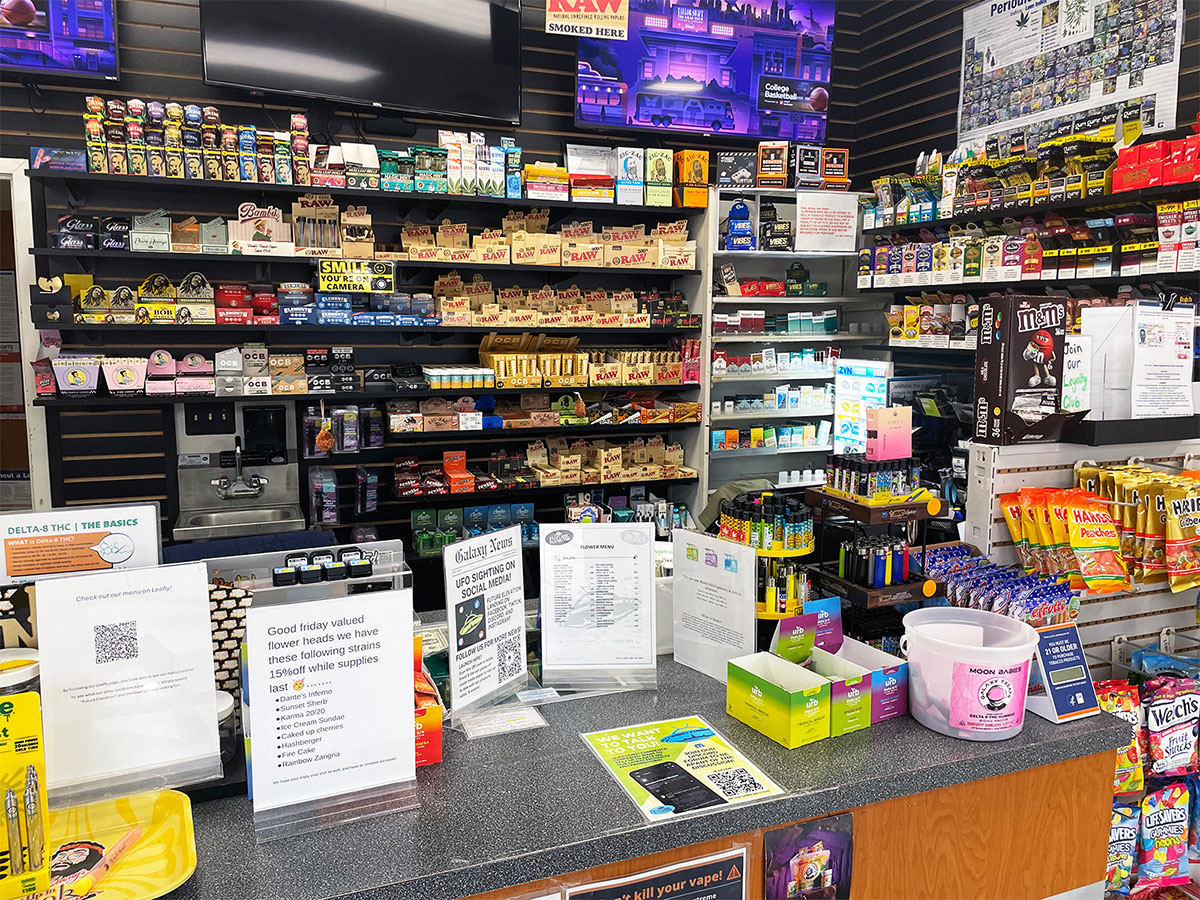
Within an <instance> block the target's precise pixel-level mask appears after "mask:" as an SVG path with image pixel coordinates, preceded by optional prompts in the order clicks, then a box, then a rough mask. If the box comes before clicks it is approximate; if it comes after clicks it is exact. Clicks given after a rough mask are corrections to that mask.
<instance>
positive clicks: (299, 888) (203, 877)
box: [171, 656, 1129, 900]
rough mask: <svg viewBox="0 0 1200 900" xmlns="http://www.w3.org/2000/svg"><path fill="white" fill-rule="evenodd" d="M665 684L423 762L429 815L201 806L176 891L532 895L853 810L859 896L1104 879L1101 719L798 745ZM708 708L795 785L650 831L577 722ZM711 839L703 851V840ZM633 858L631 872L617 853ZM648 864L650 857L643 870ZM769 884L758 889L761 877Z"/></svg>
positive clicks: (1118, 730)
mask: <svg viewBox="0 0 1200 900" xmlns="http://www.w3.org/2000/svg"><path fill="white" fill-rule="evenodd" d="M658 672H659V690H658V691H641V692H629V693H621V694H610V695H606V696H600V697H591V698H585V699H580V700H572V701H568V702H560V703H555V704H550V705H548V706H545V707H542V712H543V714H544V715H545V718H546V720H547V722H548V723H549V727H546V728H540V729H537V730H534V731H525V732H519V733H514V734H507V735H498V736H493V737H485V738H481V739H478V740H475V741H467V740H465V739H464V738H463V737H462V735H460V734H458V733H456V732H452V731H451V730H449V729H447V730H446V732H445V734H446V746H445V761H444V762H442V763H441V764H439V765H434V766H431V767H426V768H422V769H419V770H418V774H417V777H418V782H419V786H420V798H421V808H420V809H419V810H411V811H408V812H401V813H396V814H393V815H388V816H384V817H381V818H375V819H370V820H366V821H360V822H355V823H350V824H348V825H343V826H337V827H334V828H331V829H328V830H325V831H320V832H315V833H312V834H307V835H302V836H299V837H296V838H289V839H286V840H281V841H277V842H272V843H268V844H264V845H261V846H256V845H255V843H254V831H253V826H252V820H251V809H250V802H249V801H248V800H247V799H246V798H245V797H237V798H230V799H224V800H215V801H210V802H202V803H197V804H196V806H195V810H194V811H195V824H196V844H197V851H198V854H199V866H198V868H197V871H196V874H195V876H193V878H192V879H191V880H190V881H189V882H188V883H187V884H185V885H184V886H183V887H182V888H180V889H179V890H177V891H176V892H174V893H173V894H171V897H172V898H173V900H276V898H278V900H285V898H286V900H325V898H332V897H339V898H355V900H358V898H364V900H365V898H378V900H436V898H457V897H464V896H470V895H474V894H479V893H483V892H491V891H495V892H496V893H494V894H489V895H488V898H489V900H493V898H496V900H499V898H509V897H514V898H525V897H533V896H538V894H536V893H534V892H533V888H534V887H540V886H541V885H531V886H530V887H529V892H528V893H527V892H526V891H524V890H518V891H504V890H501V889H503V888H508V887H511V886H515V885H525V884H526V883H528V882H538V881H539V880H540V879H544V878H552V877H554V876H562V875H567V874H570V873H573V872H578V871H580V870H592V869H594V870H595V871H592V872H589V875H590V876H593V877H595V878H596V879H597V880H599V879H601V878H603V877H611V876H612V875H613V874H614V873H616V872H621V873H629V872H637V871H639V870H640V869H641V868H651V867H652V866H655V865H662V864H665V863H667V862H670V861H675V860H682V859H689V858H694V857H698V856H701V855H703V854H704V853H711V852H713V851H715V850H717V849H723V848H725V847H728V846H730V838H731V837H732V836H738V835H740V836H742V838H743V839H744V840H746V841H748V842H749V843H750V844H752V850H751V854H750V865H749V866H748V872H747V875H748V878H749V881H748V885H749V890H748V893H747V896H749V897H756V896H761V883H762V849H761V833H760V832H759V830H760V829H763V828H769V827H773V826H776V825H780V824H784V823H789V822H794V821H797V820H802V819H809V818H816V817H820V816H824V815H828V814H832V813H837V812H842V811H845V810H853V812H854V828H855V833H854V881H853V892H852V896H853V897H862V898H877V897H889V898H902V897H919V896H923V897H966V896H970V897H974V898H987V897H997V898H999V897H1004V898H1014V897H1034V898H1041V897H1049V896H1052V895H1054V894H1057V893H1061V892H1062V891H1065V890H1069V889H1072V888H1077V887H1080V886H1083V885H1086V884H1092V883H1094V882H1097V881H1100V880H1102V879H1103V877H1104V871H1105V857H1106V851H1107V840H1108V827H1109V809H1110V806H1111V790H1112V771H1113V762H1114V755H1113V753H1114V750H1115V749H1116V748H1117V747H1118V746H1121V745H1124V743H1125V742H1127V741H1128V737H1129V726H1128V725H1127V724H1125V723H1123V722H1121V721H1119V720H1118V719H1115V718H1113V717H1111V716H1109V715H1107V714H1101V715H1099V716H1094V717H1091V718H1088V719H1084V720H1082V721H1079V722H1074V723H1069V724H1064V725H1052V724H1050V723H1048V722H1046V721H1044V720H1042V719H1040V718H1038V717H1036V716H1033V715H1029V716H1028V717H1027V723H1026V726H1025V729H1024V731H1023V732H1022V733H1021V734H1020V735H1019V736H1018V737H1016V738H1013V739H1011V740H1008V741H1002V742H995V743H974V742H969V741H960V740H955V739H952V738H948V737H943V736H942V735H939V734H936V733H935V732H932V731H929V730H927V729H926V728H924V727H922V726H921V725H919V724H917V722H916V721H915V720H913V719H911V718H909V717H903V718H900V719H895V720H892V721H889V722H884V723H882V724H879V725H876V726H874V727H872V728H869V729H867V730H865V731H862V732H857V733H855V734H851V735H847V736H845V737H840V738H834V739H831V740H825V741H821V742H819V743H816V744H812V745H809V746H806V747H801V748H800V749H797V750H790V751H789V750H785V749H784V748H783V747H781V746H779V745H778V744H776V743H775V742H773V741H771V740H770V739H768V738H766V737H764V736H763V735H760V734H759V733H758V732H756V731H754V730H752V729H750V728H748V727H746V726H745V725H742V724H741V723H740V722H738V721H736V720H734V719H731V718H730V717H728V716H727V715H726V714H725V688H724V685H722V684H719V683H717V682H715V681H713V680H712V679H710V678H707V677H706V676H704V675H701V674H699V673H697V672H694V671H692V670H691V669H688V668H685V667H684V666H681V665H678V664H677V663H675V662H674V661H673V660H671V658H670V657H669V656H663V657H660V658H659V665H658ZM692 714H695V715H700V716H702V717H704V718H705V719H706V720H707V721H708V722H709V724H710V725H712V726H713V727H714V728H715V729H717V730H718V731H719V732H721V733H722V734H723V735H724V736H725V737H726V738H727V739H728V740H729V741H730V742H731V743H732V744H733V745H734V746H735V747H737V748H738V749H739V750H741V751H742V752H743V753H744V754H745V755H746V756H747V757H748V758H749V759H750V760H751V761H752V762H754V763H756V764H757V765H758V766H759V768H761V769H762V770H763V771H764V772H765V773H766V774H767V775H768V776H770V777H771V778H773V779H774V780H775V781H776V782H777V783H778V784H779V785H780V787H781V788H783V790H784V791H785V792H786V795H785V796H783V797H780V798H777V799H771V800H766V801H762V802H759V803H754V804H747V805H741V806H730V807H724V808H721V809H720V810H719V811H716V812H712V813H707V814H700V815H696V816H691V817H687V818H683V819H680V820H677V821H669V822H663V823H661V824H655V825H653V826H648V825H646V824H645V822H644V821H643V819H642V816H641V815H640V813H639V812H638V810H637V809H636V807H635V806H634V804H633V803H632V802H631V801H630V799H629V798H628V797H627V796H626V795H625V794H624V793H623V791H622V790H621V788H620V787H618V785H617V783H616V781H614V780H613V778H612V777H611V776H610V775H609V773H608V771H607V770H605V769H604V768H602V766H601V765H600V763H599V762H598V760H597V759H596V757H595V756H594V755H593V753H592V751H591V750H590V749H588V748H587V747H586V746H585V745H584V743H583V741H582V739H581V738H580V736H579V734H580V732H586V731H595V730H598V729H603V728H612V727H619V726H625V725H635V724H638V723H641V722H651V721H655V720H662V719H672V718H677V717H679V716H684V715H692ZM697 844H702V846H699V847H696V846H692V845H697ZM635 857H648V858H647V859H646V860H644V861H643V860H639V862H638V864H637V865H629V864H626V865H625V866H624V867H621V866H619V865H612V864H614V863H619V862H620V861H623V860H629V859H632V858H635ZM643 862H644V863H645V865H644V866H643V865H642V863H643ZM756 878H757V881H755V879H756Z"/></svg>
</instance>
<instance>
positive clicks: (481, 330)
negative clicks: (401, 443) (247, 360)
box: [33, 319, 702, 338]
mask: <svg viewBox="0 0 1200 900" xmlns="http://www.w3.org/2000/svg"><path fill="white" fill-rule="evenodd" d="M33 324H34V327H36V328H42V329H54V330H55V331H59V332H67V333H70V332H90V331H97V332H104V333H111V332H125V333H132V334H146V335H152V334H160V335H169V336H171V337H178V336H179V335H181V334H188V335H192V334H196V335H204V334H217V333H220V334H222V335H229V334H238V335H243V336H245V335H252V336H261V335H264V334H284V335H289V336H291V335H295V336H296V337H297V338H299V337H300V336H302V335H309V336H314V337H315V336H316V335H318V334H320V333H324V332H331V333H334V334H339V335H345V334H362V335H368V336H370V337H373V338H375V337H378V336H379V333H380V332H386V333H405V334H441V335H446V334H459V333H462V334H526V333H529V332H535V331H537V332H547V333H551V334H578V335H615V334H629V333H630V332H633V333H634V334H652V335H656V336H659V335H666V336H670V335H675V334H688V333H694V332H696V331H699V330H700V328H701V327H702V326H700V325H696V326H693V327H690V328H680V327H677V326H674V325H669V326H657V327H656V326H650V327H649V328H630V327H629V326H625V327H614V328H567V327H561V328H560V327H542V326H540V325H531V326H528V327H521V328H516V327H512V326H507V325H505V326H499V327H493V328H489V327H487V326H484V325H137V324H133V325H81V324H79V323H76V322H67V323H65V324H63V325H58V324H50V323H48V322H39V321H37V320H36V319H34V322H33Z"/></svg>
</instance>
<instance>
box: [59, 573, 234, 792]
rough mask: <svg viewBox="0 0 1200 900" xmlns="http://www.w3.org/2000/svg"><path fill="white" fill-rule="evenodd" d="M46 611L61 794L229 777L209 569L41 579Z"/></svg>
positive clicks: (162, 785) (174, 784)
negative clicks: (223, 760) (224, 767)
mask: <svg viewBox="0 0 1200 900" xmlns="http://www.w3.org/2000/svg"><path fill="white" fill-rule="evenodd" d="M37 611H38V639H39V644H40V648H39V649H40V660H41V675H42V718H43V721H44V723H45V728H46V778H47V781H48V782H49V788H50V792H51V795H52V796H53V795H56V794H57V795H58V796H60V797H63V798H67V797H72V798H73V797H83V796H95V795H98V794H104V793H108V792H109V791H108V790H107V788H109V787H117V788H119V787H120V786H121V785H122V784H130V785H132V784H143V785H144V784H146V783H147V782H148V781H149V782H153V781H155V779H161V780H159V781H158V782H157V783H159V785H160V786H161V787H169V786H176V785H180V784H187V783H189V782H191V781H195V780H202V779H203V778H209V777H218V776H219V775H220V774H221V764H220V746H219V744H218V739H217V719H216V716H217V706H216V694H215V687H214V684H213V660H212V623H211V620H210V618H209V610H208V575H207V570H206V569H205V566H204V563H202V562H196V563H187V564H185V565H179V566H162V567H157V568H151V569H141V570H138V571H136V572H105V573H100V574H94V575H73V576H67V577H63V578H48V579H44V580H41V581H39V582H38V583H37ZM198 773H204V774H201V775H199V778H197V774H198ZM142 789H145V788H144V787H143V788H142ZM117 793H118V794H119V793H128V791H120V790H118V791H117Z"/></svg>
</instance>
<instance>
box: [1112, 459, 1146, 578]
mask: <svg viewBox="0 0 1200 900" xmlns="http://www.w3.org/2000/svg"><path fill="white" fill-rule="evenodd" d="M1113 476H1114V477H1113V480H1114V485H1115V494H1116V496H1115V497H1114V499H1115V500H1116V502H1117V507H1116V510H1115V511H1114V510H1113V509H1112V506H1111V504H1110V505H1109V513H1110V514H1111V515H1112V519H1113V524H1114V525H1116V527H1117V535H1118V538H1119V539H1120V542H1121V559H1123V560H1124V561H1125V569H1126V571H1132V569H1133V563H1134V559H1135V558H1136V557H1137V554H1136V553H1135V552H1134V545H1135V543H1136V541H1137V502H1138V497H1140V496H1141V491H1140V487H1141V483H1142V481H1143V477H1142V474H1141V473H1140V472H1133V471H1130V470H1128V469H1125V470H1117V471H1115V472H1114V473H1113Z"/></svg>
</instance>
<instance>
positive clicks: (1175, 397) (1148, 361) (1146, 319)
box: [1131, 301, 1195, 419]
mask: <svg viewBox="0 0 1200 900" xmlns="http://www.w3.org/2000/svg"><path fill="white" fill-rule="evenodd" d="M1194 316H1195V313H1194V311H1193V309H1192V307H1191V306H1178V307H1176V308H1175V309H1171V310H1165V309H1163V308H1162V306H1161V304H1159V303H1158V302H1155V301H1142V302H1140V303H1138V304H1137V305H1136V306H1135V307H1134V308H1133V395H1132V397H1131V403H1132V406H1133V418H1135V419H1159V418H1162V417H1164V416H1190V415H1192V413H1193V408H1192V341H1193V337H1194V332H1195V318H1194Z"/></svg>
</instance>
